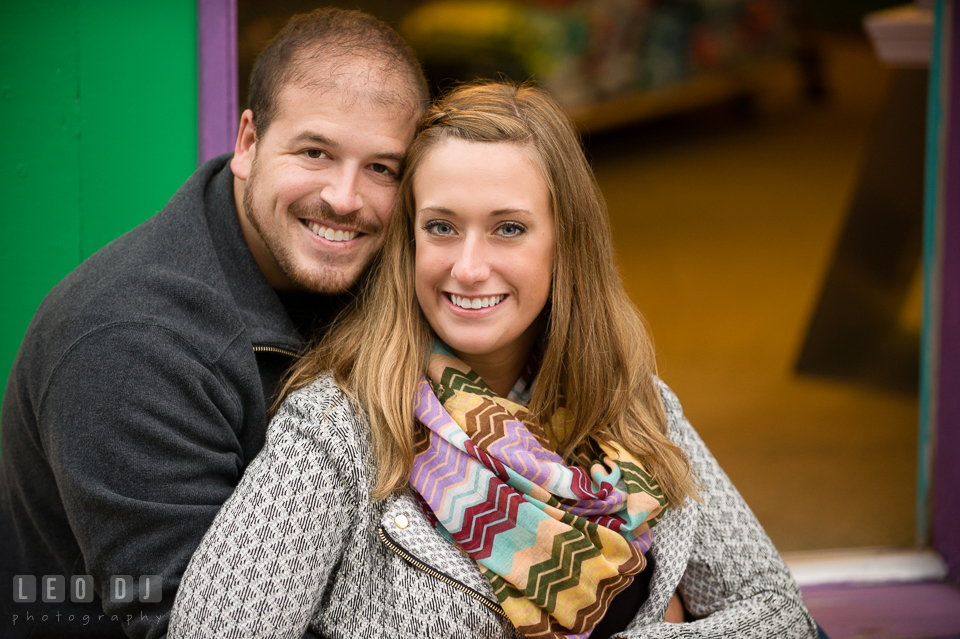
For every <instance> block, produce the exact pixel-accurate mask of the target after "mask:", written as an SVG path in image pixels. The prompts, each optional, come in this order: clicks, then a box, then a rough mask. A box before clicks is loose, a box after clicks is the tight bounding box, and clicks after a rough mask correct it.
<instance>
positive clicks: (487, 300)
mask: <svg viewBox="0 0 960 639" xmlns="http://www.w3.org/2000/svg"><path fill="white" fill-rule="evenodd" d="M505 297H506V295H494V296H493V297H474V298H473V299H471V298H469V297H460V296H459V295H451V296H450V299H451V300H452V301H453V303H454V304H456V305H457V306H459V307H460V308H467V309H475V308H487V307H489V306H496V305H497V304H499V303H500V302H502V301H503V298H505Z"/></svg>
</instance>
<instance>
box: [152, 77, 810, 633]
mask: <svg viewBox="0 0 960 639" xmlns="http://www.w3.org/2000/svg"><path fill="white" fill-rule="evenodd" d="M363 290H364V293H363V295H362V296H361V298H359V299H358V301H357V304H356V305H355V307H354V308H353V309H352V310H351V311H350V313H349V314H348V315H347V316H346V317H345V318H343V319H342V320H341V321H340V322H338V326H337V329H336V330H335V332H334V333H333V334H331V335H330V336H328V338H327V339H326V340H325V341H324V342H323V343H322V344H320V345H319V346H318V347H317V348H315V349H314V350H313V351H312V352H311V353H310V354H308V355H307V356H306V357H305V358H304V359H303V360H302V361H301V362H300V364H299V365H298V366H297V368H296V369H295V370H294V372H293V374H292V377H291V379H290V382H289V384H288V389H287V392H288V394H287V397H286V399H285V401H284V402H283V405H282V406H281V407H280V409H279V411H278V413H277V415H276V416H275V418H274V420H273V422H272V423H271V426H270V430H269V433H268V438H267V444H266V446H265V448H264V450H263V452H262V453H261V454H260V455H259V456H258V457H257V459H256V460H254V461H253V462H252V463H251V465H250V466H249V467H248V469H247V471H246V473H245V474H244V476H243V480H242V481H241V483H240V485H239V486H238V488H237V490H236V492H235V493H234V495H233V496H232V497H231V498H230V500H229V501H228V502H227V503H226V504H225V505H224V507H223V509H222V510H221V511H220V513H219V514H218V515H217V518H216V521H215V522H214V525H213V527H212V528H211V530H210V531H209V532H208V534H207V536H206V537H205V539H204V541H203V543H202V544H201V546H200V547H199V548H198V550H197V552H196V553H195V555H194V557H193V559H192V560H191V563H190V566H189V567H188V569H187V572H186V573H185V575H184V578H183V581H182V583H181V586H180V590H179V592H178V595H177V600H176V603H175V606H174V610H173V613H172V616H171V622H170V630H169V634H170V637H207V636H218V637H221V636H222V637H252V636H269V637H297V638H299V637H301V636H302V634H303V632H304V630H305V629H306V628H308V627H309V628H311V629H312V630H313V631H315V632H317V633H319V634H320V635H322V636H325V637H348V636H349V637H354V636H391V637H588V636H591V637H609V636H611V635H613V636H617V637H705V636H711V637H720V636H730V637H741V636H748V637H777V638H782V637H797V638H800V637H815V636H816V629H815V626H814V624H813V622H812V620H811V619H810V616H809V615H808V614H807V612H806V610H805V609H804V607H803V603H802V600H801V598H800V593H799V590H798V589H797V586H796V584H795V583H794V582H793V580H792V579H791V577H790V575H789V573H788V572H787V570H786V568H785V567H784V565H783V562H782V561H781V560H780V558H779V556H778V555H777V552H776V550H775V549H774V548H773V546H772V544H771V543H770V541H769V539H768V538H767V537H766V535H765V534H764V532H763V530H762V528H761V527H760V525H759V524H758V523H757V521H756V519H755V518H754V517H753V515H752V513H750V511H749V509H748V508H747V506H746V505H745V504H744V503H743V501H742V499H741V498H740V496H739V495H738V494H737V492H736V490H735V489H734V488H733V487H732V486H731V485H730V483H729V481H728V480H727V478H726V476H725V475H724V474H723V472H722V471H721V470H720V469H719V467H718V466H717V464H716V462H715V461H714V459H713V458H712V457H711V455H710V453H709V452H708V451H707V449H706V448H705V446H704V445H703V443H702V442H701V440H700V439H699V437H698V436H697V435H696V433H695V432H694V431H693V429H692V428H691V427H690V425H689V424H688V422H687V421H686V419H685V418H684V417H683V413H682V411H681V409H680V405H679V403H678V402H677V400H676V397H675V396H674V395H673V394H672V393H671V392H670V390H669V389H668V388H667V387H666V386H664V385H663V384H662V383H660V382H659V380H657V379H656V377H655V361H654V354H653V349H652V346H651V343H650V340H649V339H648V337H647V335H646V333H645V331H644V329H643V325H642V323H641V320H640V317H639V315H638V314H637V312H636V310H635V309H634V307H633V305H632V304H631V303H630V301H629V299H628V298H627V295H626V293H625V292H624V289H623V286H622V283H621V281H620V278H619V275H618V273H617V271H616V267H615V264H614V257H613V249H612V245H611V236H610V229H609V224H608V221H607V215H606V211H605V209H604V206H603V203H602V197H601V195H600V193H599V191H598V189H597V186H596V184H595V182H594V180H593V177H592V174H591V171H590V169H589V166H588V165H587V163H586V161H585V159H584V156H583V153H582V150H581V149H580V146H579V142H578V140H577V137H576V135H575V133H574V131H573V129H572V128H571V126H570V124H569V122H568V121H567V120H566V118H565V116H564V115H563V113H562V112H561V111H560V109H559V108H558V107H557V106H556V105H555V104H554V103H553V102H552V101H551V100H550V99H549V98H548V97H546V96H545V94H543V93H542V92H541V91H539V90H537V89H535V88H530V87H522V88H516V87H511V86H506V85H498V84H484V85H474V86H469V87H464V88H461V89H458V90H456V91H454V92H453V93H452V94H450V95H449V96H447V97H446V98H444V99H443V100H442V101H441V102H440V103H439V104H438V105H437V106H436V107H434V108H433V109H432V110H431V111H430V112H428V114H427V115H426V116H424V119H423V120H422V122H421V125H420V129H419V132H418V136H417V138H416V140H415V141H414V143H413V146H412V147H411V149H410V151H409V154H408V158H407V169H406V174H405V176H404V178H403V181H402V183H401V186H400V195H399V200H398V210H397V213H396V215H395V216H394V218H393V220H392V221H391V227H390V229H389V232H388V237H387V240H386V244H385V247H384V250H383V253H382V255H381V258H380V260H379V261H378V263H377V264H376V266H375V267H374V269H372V272H371V275H370V278H369V281H368V282H366V284H365V286H364V289H363ZM326 373H331V376H328V375H326ZM691 471H692V472H691ZM649 563H652V564H653V565H652V566H650V565H649ZM675 591H677V592H679V593H680V594H681V595H682V598H683V603H684V604H685V608H686V612H687V615H688V616H689V618H690V619H692V620H694V621H692V622H691V623H683V624H668V623H664V616H665V613H666V611H667V608H668V605H669V604H670V602H671V600H672V599H675V595H674V593H675Z"/></svg>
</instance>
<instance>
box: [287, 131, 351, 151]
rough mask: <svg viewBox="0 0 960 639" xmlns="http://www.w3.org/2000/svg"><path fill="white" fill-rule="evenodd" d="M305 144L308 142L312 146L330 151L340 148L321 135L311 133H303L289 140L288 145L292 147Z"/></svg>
mask: <svg viewBox="0 0 960 639" xmlns="http://www.w3.org/2000/svg"><path fill="white" fill-rule="evenodd" d="M305 142H310V143H312V144H318V145H320V146H326V147H329V148H331V149H334V150H337V149H339V148H340V145H339V144H338V143H336V142H334V141H333V140H331V139H330V138H328V137H327V136H325V135H323V134H322V133H315V132H313V131H303V132H302V133H300V134H299V135H298V136H296V137H295V138H293V139H292V140H290V143H291V144H293V145H296V144H304V143H305Z"/></svg>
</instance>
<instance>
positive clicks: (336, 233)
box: [307, 222, 360, 242]
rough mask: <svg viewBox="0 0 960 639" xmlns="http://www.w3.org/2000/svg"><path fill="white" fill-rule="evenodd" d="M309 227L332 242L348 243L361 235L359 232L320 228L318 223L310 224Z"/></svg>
mask: <svg viewBox="0 0 960 639" xmlns="http://www.w3.org/2000/svg"><path fill="white" fill-rule="evenodd" d="M307 226H308V227H309V228H310V230H311V231H313V232H314V233H316V234H317V235H319V236H320V237H322V238H325V239H327V240H330V241H331V242H346V241H348V240H352V239H353V238H355V237H356V236H358V235H360V233H359V232H358V231H341V230H339V229H331V228H327V227H326V226H320V225H319V224H317V223H316V222H308V223H307Z"/></svg>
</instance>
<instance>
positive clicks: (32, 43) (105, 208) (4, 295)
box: [0, 0, 197, 386]
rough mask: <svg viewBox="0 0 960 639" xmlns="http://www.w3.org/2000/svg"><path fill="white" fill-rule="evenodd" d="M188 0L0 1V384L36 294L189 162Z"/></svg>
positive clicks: (191, 64) (161, 195)
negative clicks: (1, 134)
mask: <svg viewBox="0 0 960 639" xmlns="http://www.w3.org/2000/svg"><path fill="white" fill-rule="evenodd" d="M196 16H197V8H196V0H163V2H131V1H130V0H0V122H2V125H3V130H4V144H3V146H2V147H0V193H2V194H3V197H2V200H0V201H2V204H0V299H2V300H3V304H2V308H3V312H2V315H0V382H2V383H3V385H4V386H6V380H7V376H8V373H9V371H10V366H11V364H12V363H13V358H14V356H15V354H16V352H17V348H18V347H19V345H20V340H21V339H22V337H23V333H24V331H25V330H26V328H27V324H28V323H29V322H30V318H31V317H32V316H33V313H34V311H35V310H36V308H37V306H38V305H39V304H40V301H41V300H42V299H43V297H44V295H46V293H47V292H48V291H49V290H50V289H51V288H52V287H53V286H54V285H55V284H56V283H57V282H58V281H59V280H60V279H61V278H63V276H64V275H66V274H67V273H69V272H70V271H71V270H72V269H73V268H74V267H76V266H77V265H78V264H79V263H80V262H81V261H82V260H83V259H85V258H86V257H88V256H89V255H91V254H92V253H94V252H95V251H96V250H97V249H99V248H100V247H101V246H103V245H104V244H106V243H107V242H109V241H110V240H112V239H114V238H115V237H117V236H119V235H121V234H122V233H124V232H126V231H128V230H130V229H131V228H133V227H134V226H136V225H137V224H139V223H140V222H142V221H143V220H145V219H147V218H148V217H150V216H151V215H153V214H154V213H156V212H157V211H158V210H159V209H160V208H162V207H163V205H164V204H165V203H166V201H167V200H168V199H169V198H170V196H171V195H173V193H174V191H176V189H177V188H178V187H179V186H180V184H182V183H183V181H184V180H185V179H186V178H187V177H188V176H189V175H190V173H191V172H193V170H194V168H195V167H196V158H197V35H196V34H197V17H196Z"/></svg>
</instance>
